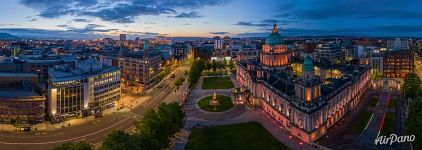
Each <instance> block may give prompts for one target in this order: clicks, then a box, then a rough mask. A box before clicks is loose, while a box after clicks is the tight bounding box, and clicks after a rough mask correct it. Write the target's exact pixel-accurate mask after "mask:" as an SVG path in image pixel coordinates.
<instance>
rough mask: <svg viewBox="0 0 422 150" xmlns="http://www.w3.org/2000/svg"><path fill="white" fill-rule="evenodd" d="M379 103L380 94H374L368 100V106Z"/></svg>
mask: <svg viewBox="0 0 422 150" xmlns="http://www.w3.org/2000/svg"><path fill="white" fill-rule="evenodd" d="M377 103H378V96H373V97H371V99H370V100H369V102H368V106H371V107H375V106H377Z"/></svg>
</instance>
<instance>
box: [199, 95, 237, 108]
mask: <svg viewBox="0 0 422 150" xmlns="http://www.w3.org/2000/svg"><path fill="white" fill-rule="evenodd" d="M212 97H213V96H207V97H204V98H202V99H201V100H199V102H198V106H199V108H201V109H202V110H205V111H209V112H221V111H226V110H228V109H230V108H232V107H233V103H232V101H231V97H228V96H223V95H217V100H219V101H220V105H218V106H216V109H215V110H214V106H211V105H210V100H211V99H212Z"/></svg>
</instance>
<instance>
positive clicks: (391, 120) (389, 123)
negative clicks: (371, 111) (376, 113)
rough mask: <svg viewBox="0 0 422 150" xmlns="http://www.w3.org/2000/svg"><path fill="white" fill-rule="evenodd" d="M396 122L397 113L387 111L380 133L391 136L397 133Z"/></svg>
mask: <svg viewBox="0 0 422 150" xmlns="http://www.w3.org/2000/svg"><path fill="white" fill-rule="evenodd" d="M395 124H396V123H395V114H394V113H391V112H390V113H386V115H385V118H384V124H383V125H384V127H383V128H382V130H381V133H380V135H386V136H389V135H390V134H393V133H395V132H396V129H395Z"/></svg>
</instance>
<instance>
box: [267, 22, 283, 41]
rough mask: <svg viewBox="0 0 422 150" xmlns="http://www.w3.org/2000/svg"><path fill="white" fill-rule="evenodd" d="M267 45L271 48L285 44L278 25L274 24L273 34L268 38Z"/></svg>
mask: <svg viewBox="0 0 422 150" xmlns="http://www.w3.org/2000/svg"><path fill="white" fill-rule="evenodd" d="M265 43H266V44H267V45H270V46H274V45H279V44H284V40H283V37H282V36H281V35H280V34H278V27H277V24H274V26H273V31H272V33H271V34H270V35H269V36H268V37H267V40H265Z"/></svg>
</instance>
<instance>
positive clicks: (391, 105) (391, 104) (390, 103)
mask: <svg viewBox="0 0 422 150" xmlns="http://www.w3.org/2000/svg"><path fill="white" fill-rule="evenodd" d="M396 103H397V99H390V102H389V103H388V108H396Z"/></svg>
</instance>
